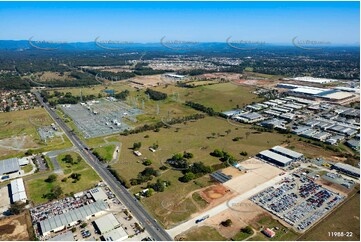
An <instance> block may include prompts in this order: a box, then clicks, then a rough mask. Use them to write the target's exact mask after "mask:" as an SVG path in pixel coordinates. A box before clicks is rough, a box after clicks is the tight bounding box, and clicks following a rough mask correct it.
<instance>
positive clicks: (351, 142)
mask: <svg viewBox="0 0 361 242" xmlns="http://www.w3.org/2000/svg"><path fill="white" fill-rule="evenodd" d="M346 145H347V146H349V147H350V148H352V149H354V150H360V139H350V140H348V141H347V142H346Z"/></svg>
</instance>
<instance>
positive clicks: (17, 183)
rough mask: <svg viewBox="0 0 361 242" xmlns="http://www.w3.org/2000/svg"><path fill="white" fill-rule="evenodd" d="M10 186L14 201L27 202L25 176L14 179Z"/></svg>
mask: <svg viewBox="0 0 361 242" xmlns="http://www.w3.org/2000/svg"><path fill="white" fill-rule="evenodd" d="M10 187H11V196H12V199H13V202H18V201H22V202H25V201H26V200H27V199H28V197H27V196H26V192H25V186H24V180H23V178H19V179H16V180H12V181H11V182H10Z"/></svg>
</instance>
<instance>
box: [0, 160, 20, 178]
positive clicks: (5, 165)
mask: <svg viewBox="0 0 361 242" xmlns="http://www.w3.org/2000/svg"><path fill="white" fill-rule="evenodd" d="M18 170H20V166H19V162H18V158H10V159H6V160H0V175H2V174H6V173H10V172H15V171H18Z"/></svg>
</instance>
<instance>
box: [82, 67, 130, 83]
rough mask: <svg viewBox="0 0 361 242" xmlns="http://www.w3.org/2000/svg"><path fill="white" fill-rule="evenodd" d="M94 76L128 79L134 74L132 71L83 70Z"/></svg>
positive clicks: (115, 79) (116, 79)
mask: <svg viewBox="0 0 361 242" xmlns="http://www.w3.org/2000/svg"><path fill="white" fill-rule="evenodd" d="M84 71H86V72H88V73H90V74H92V75H94V76H96V75H98V77H100V78H104V79H107V80H111V81H120V80H124V79H129V78H132V77H135V74H134V73H132V72H110V71H98V70H91V69H86V70H84Z"/></svg>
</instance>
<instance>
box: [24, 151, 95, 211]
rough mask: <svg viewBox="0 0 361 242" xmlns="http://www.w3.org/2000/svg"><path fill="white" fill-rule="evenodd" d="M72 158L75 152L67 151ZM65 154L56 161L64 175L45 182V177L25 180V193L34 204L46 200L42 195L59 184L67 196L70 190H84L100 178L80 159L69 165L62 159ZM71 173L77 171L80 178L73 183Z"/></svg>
mask: <svg viewBox="0 0 361 242" xmlns="http://www.w3.org/2000/svg"><path fill="white" fill-rule="evenodd" d="M69 154H70V155H71V156H72V157H73V158H74V160H76V159H77V156H78V155H77V154H76V153H74V152H70V153H69ZM65 155H66V154H62V155H60V156H59V157H58V161H59V164H60V166H61V167H62V169H63V171H64V175H61V176H60V175H59V176H58V178H57V180H56V181H55V182H53V183H48V182H45V181H44V180H45V179H46V177H45V178H37V179H32V180H28V181H26V188H27V193H28V195H29V199H30V200H31V201H32V202H33V203H34V204H35V205H36V204H41V203H45V202H48V199H46V198H43V195H44V194H46V193H49V192H50V190H51V189H52V188H53V187H54V186H56V185H59V186H60V187H61V188H62V190H63V195H62V197H64V196H67V195H69V194H70V193H71V192H73V193H76V192H80V191H84V190H87V189H90V188H92V187H94V186H95V185H96V184H97V183H99V181H100V180H101V179H100V177H99V176H98V175H97V174H96V172H95V171H94V170H93V169H92V168H91V167H90V166H88V165H87V164H86V163H85V161H84V160H83V159H82V160H81V161H80V163H79V164H75V165H70V164H67V163H65V162H64V161H62V158H63V157H64V156H65ZM71 173H79V174H81V178H80V180H79V181H77V182H76V183H73V179H72V178H70V177H69V175H70V174H71ZM66 177H67V181H66V182H62V181H61V180H62V179H63V178H66Z"/></svg>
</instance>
